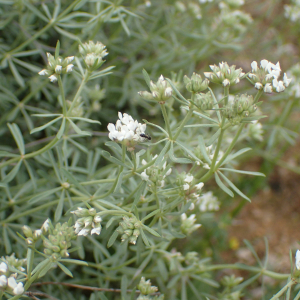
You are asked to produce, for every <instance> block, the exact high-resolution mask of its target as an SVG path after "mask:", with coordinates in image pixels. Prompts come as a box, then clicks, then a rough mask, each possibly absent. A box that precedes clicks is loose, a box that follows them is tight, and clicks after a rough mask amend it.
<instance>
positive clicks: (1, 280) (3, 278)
mask: <svg viewBox="0 0 300 300" xmlns="http://www.w3.org/2000/svg"><path fill="white" fill-rule="evenodd" d="M6 285H7V278H6V276H5V275H1V276H0V287H5V286H6Z"/></svg>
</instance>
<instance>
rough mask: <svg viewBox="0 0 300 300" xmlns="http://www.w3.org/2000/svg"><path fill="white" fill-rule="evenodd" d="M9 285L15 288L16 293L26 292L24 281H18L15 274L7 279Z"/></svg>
mask: <svg viewBox="0 0 300 300" xmlns="http://www.w3.org/2000/svg"><path fill="white" fill-rule="evenodd" d="M7 285H8V286H9V287H10V288H11V289H12V290H13V293H14V294H15V295H22V294H23V293H24V287H23V283H22V282H19V283H17V282H16V279H15V278H14V277H13V276H11V277H9V278H8V279H7Z"/></svg>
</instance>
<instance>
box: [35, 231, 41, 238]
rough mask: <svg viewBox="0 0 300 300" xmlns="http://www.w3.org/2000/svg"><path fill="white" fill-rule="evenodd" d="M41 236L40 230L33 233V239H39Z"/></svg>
mask: <svg viewBox="0 0 300 300" xmlns="http://www.w3.org/2000/svg"><path fill="white" fill-rule="evenodd" d="M41 235H42V230H41V229H37V230H35V231H34V232H33V236H34V237H35V238H39V237H40V236H41Z"/></svg>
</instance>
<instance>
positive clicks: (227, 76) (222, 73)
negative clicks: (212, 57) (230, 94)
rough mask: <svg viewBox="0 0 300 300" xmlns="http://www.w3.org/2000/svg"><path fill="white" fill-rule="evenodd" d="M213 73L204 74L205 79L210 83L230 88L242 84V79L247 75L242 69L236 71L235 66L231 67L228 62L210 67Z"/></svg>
mask: <svg viewBox="0 0 300 300" xmlns="http://www.w3.org/2000/svg"><path fill="white" fill-rule="evenodd" d="M209 67H210V68H211V70H212V72H204V75H205V77H207V78H208V79H209V81H211V82H214V83H218V84H222V85H223V86H230V85H234V84H237V83H239V82H240V79H241V78H242V77H243V76H244V75H245V73H243V72H242V69H241V68H240V69H235V67H236V66H235V65H233V66H229V65H228V64H227V62H221V63H219V66H216V65H210V66H209Z"/></svg>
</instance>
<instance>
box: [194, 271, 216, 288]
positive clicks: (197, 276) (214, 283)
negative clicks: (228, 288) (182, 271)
mask: <svg viewBox="0 0 300 300" xmlns="http://www.w3.org/2000/svg"><path fill="white" fill-rule="evenodd" d="M191 277H192V278H194V279H196V280H198V281H201V282H204V283H206V284H207V285H210V286H212V287H215V288H218V287H220V285H219V283H218V282H216V281H215V280H212V279H209V278H205V277H202V276H199V275H196V274H191Z"/></svg>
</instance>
